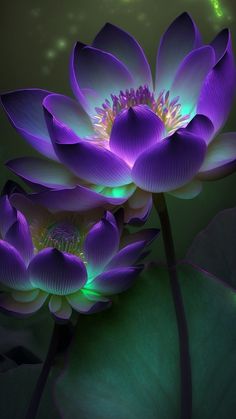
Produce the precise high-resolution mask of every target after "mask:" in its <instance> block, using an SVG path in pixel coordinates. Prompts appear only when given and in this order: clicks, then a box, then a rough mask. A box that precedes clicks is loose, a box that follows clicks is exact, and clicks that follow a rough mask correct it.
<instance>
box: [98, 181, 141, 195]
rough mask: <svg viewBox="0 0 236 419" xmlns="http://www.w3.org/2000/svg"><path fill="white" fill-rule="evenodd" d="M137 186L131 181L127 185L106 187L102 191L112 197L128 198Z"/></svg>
mask: <svg viewBox="0 0 236 419" xmlns="http://www.w3.org/2000/svg"><path fill="white" fill-rule="evenodd" d="M135 188H136V186H135V185H134V184H133V183H131V184H129V185H125V186H118V187H116V188H108V187H107V188H104V189H103V190H102V191H101V193H102V194H103V195H105V196H110V197H111V198H126V197H127V198H128V197H129V196H130V195H131V194H132V193H133V192H134V190H135Z"/></svg>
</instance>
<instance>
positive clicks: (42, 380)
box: [25, 322, 65, 419]
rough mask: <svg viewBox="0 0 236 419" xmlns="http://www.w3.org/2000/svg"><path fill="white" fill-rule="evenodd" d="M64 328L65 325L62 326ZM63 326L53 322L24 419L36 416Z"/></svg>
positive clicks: (31, 418)
mask: <svg viewBox="0 0 236 419" xmlns="http://www.w3.org/2000/svg"><path fill="white" fill-rule="evenodd" d="M64 327H65V325H64ZM64 327H63V325H60V324H58V323H56V322H55V324H54V329H53V332H52V337H51V341H50V344H49V348H48V352H47V356H46V359H45V361H44V363H43V367H42V370H41V372H40V375H39V378H38V381H37V383H36V386H35V388H34V391H33V394H32V397H31V400H30V405H29V408H28V411H27V413H26V416H25V419H35V418H36V416H37V412H38V408H39V404H40V401H41V397H42V394H43V391H44V388H45V384H46V382H47V378H48V375H49V373H50V370H51V367H52V364H53V361H54V359H55V355H56V353H57V351H58V348H59V343H60V338H61V331H62V330H63V328H64Z"/></svg>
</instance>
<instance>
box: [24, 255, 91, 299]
mask: <svg viewBox="0 0 236 419" xmlns="http://www.w3.org/2000/svg"><path fill="white" fill-rule="evenodd" d="M28 270H29V276H30V281H31V283H32V284H33V285H34V286H35V287H37V288H39V289H41V290H43V291H45V292H48V293H52V294H58V295H66V294H70V293H72V292H75V291H77V290H78V289H80V288H81V287H82V286H83V285H84V284H85V282H86V279H87V273H86V268H85V265H84V263H83V262H82V260H81V259H80V258H79V257H77V256H74V255H71V254H68V253H64V252H63V253H62V252H60V251H59V250H57V249H52V248H47V249H43V250H41V251H40V252H39V253H38V254H37V255H36V256H35V257H34V258H33V260H32V261H31V262H30V265H29V268H28Z"/></svg>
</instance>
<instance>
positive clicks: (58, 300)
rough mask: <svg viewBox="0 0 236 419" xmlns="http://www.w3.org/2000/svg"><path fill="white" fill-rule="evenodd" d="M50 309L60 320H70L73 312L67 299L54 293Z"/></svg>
mask: <svg viewBox="0 0 236 419" xmlns="http://www.w3.org/2000/svg"><path fill="white" fill-rule="evenodd" d="M49 310H50V311H51V313H52V314H53V316H54V317H55V318H56V319H58V320H69V319H70V317H71V314H72V308H71V306H70V305H69V304H68V302H67V300H66V299H65V298H63V297H61V296H58V295H52V296H51V298H50V301H49Z"/></svg>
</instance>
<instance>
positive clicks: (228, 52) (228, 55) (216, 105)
mask: <svg viewBox="0 0 236 419" xmlns="http://www.w3.org/2000/svg"><path fill="white" fill-rule="evenodd" d="M226 34H227V36H226ZM221 41H224V47H225V48H224V53H223V55H222V53H221V54H219V53H218V55H220V56H222V58H221V59H220V60H219V61H218V63H217V64H216V65H215V66H214V67H213V69H212V71H211V72H210V73H209V74H208V76H207V78H206V80H205V82H204V84H203V86H202V89H201V92H200V96H199V100H198V106H197V113H200V114H203V115H206V116H207V117H208V118H209V119H210V120H211V121H212V122H213V125H214V128H215V132H216V131H217V130H218V129H219V128H220V127H221V126H222V125H223V124H224V122H225V121H226V119H227V117H228V114H229V112H230V109H231V106H232V102H233V98H234V95H235V88H236V71H235V64H234V58H233V51H232V45H231V37H230V33H229V32H228V31H227V30H225V31H223V32H221V33H220V34H219V35H218V41H217V43H218V42H219V43H221ZM215 42H216V41H215Z"/></svg>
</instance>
